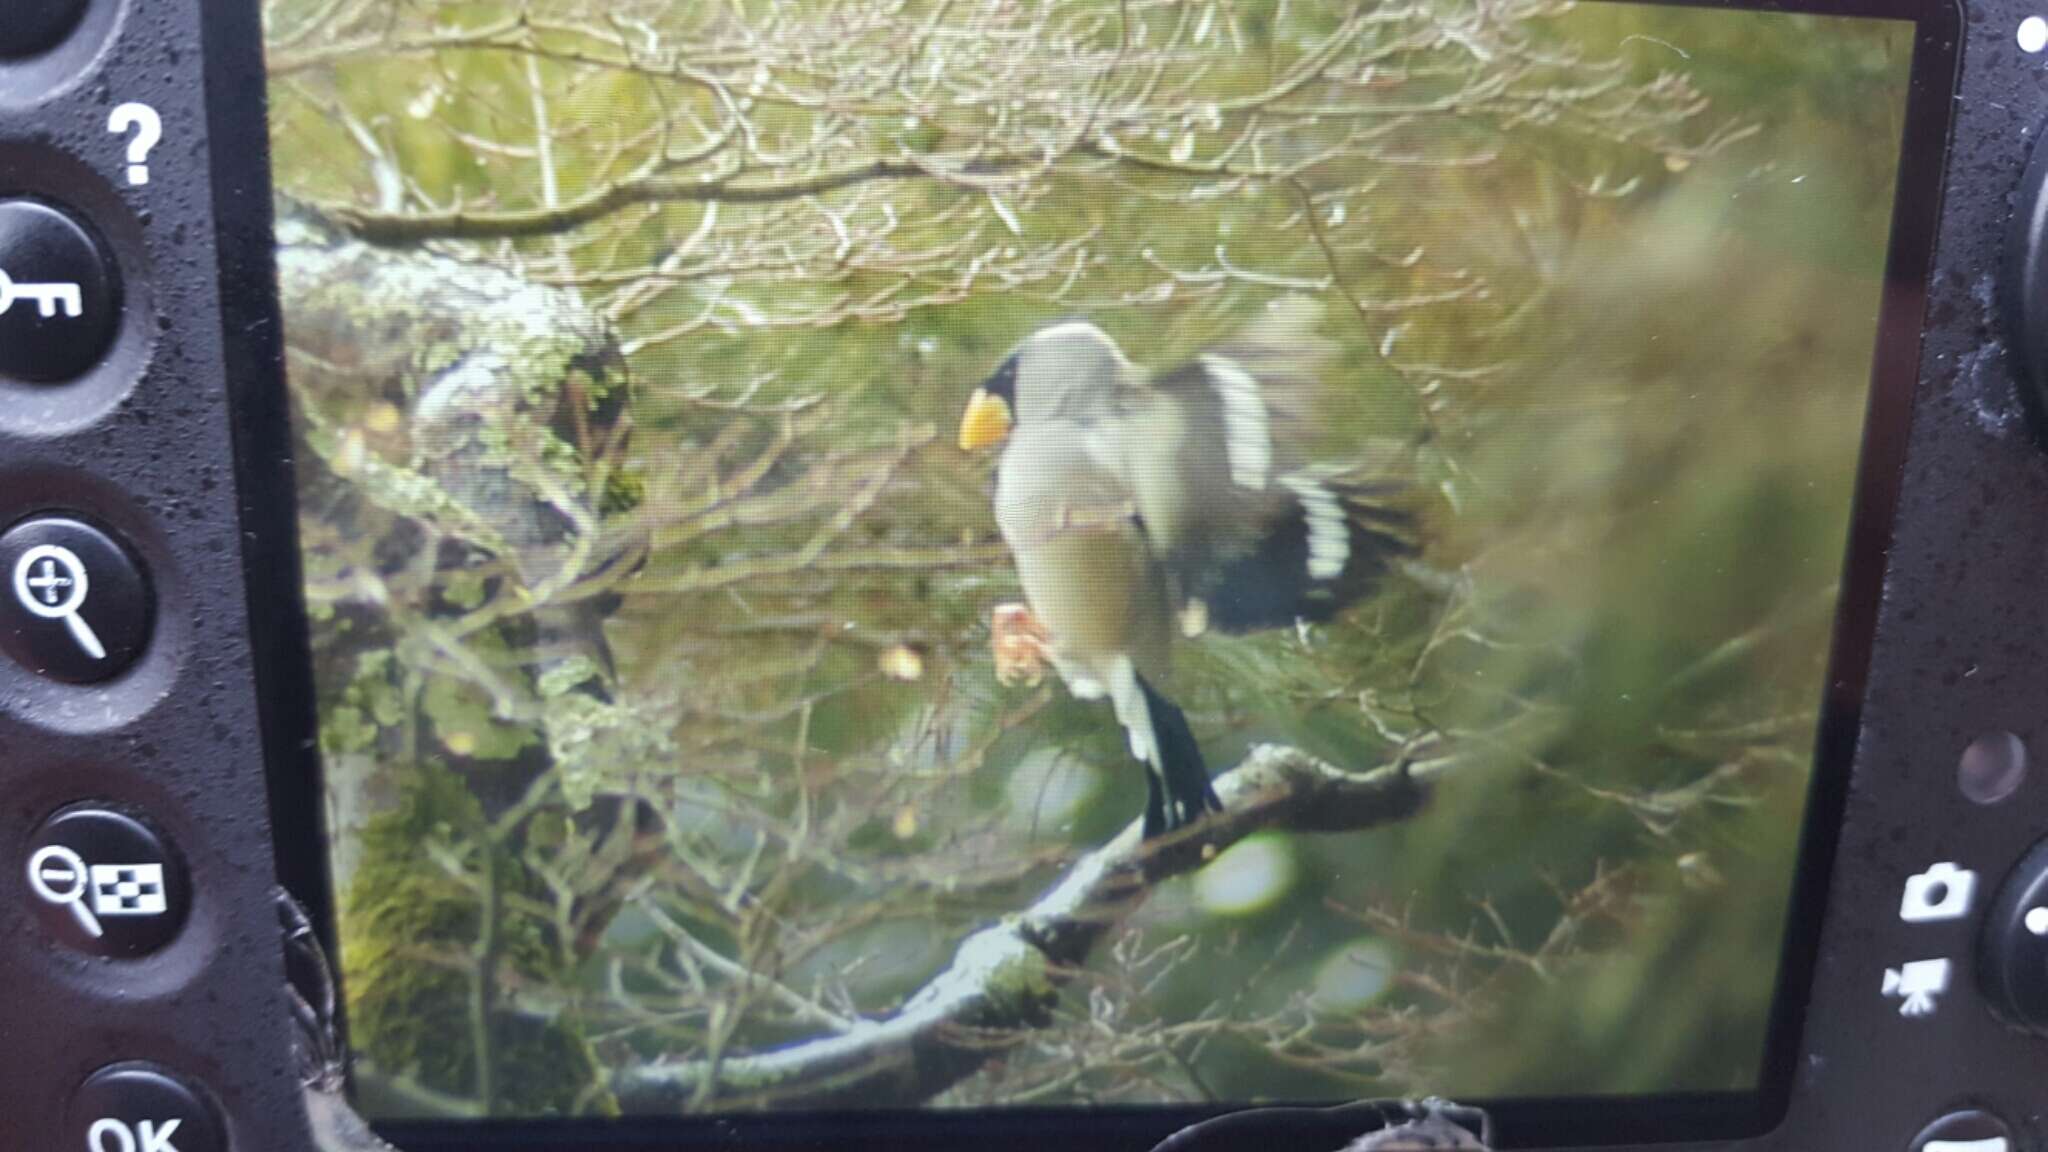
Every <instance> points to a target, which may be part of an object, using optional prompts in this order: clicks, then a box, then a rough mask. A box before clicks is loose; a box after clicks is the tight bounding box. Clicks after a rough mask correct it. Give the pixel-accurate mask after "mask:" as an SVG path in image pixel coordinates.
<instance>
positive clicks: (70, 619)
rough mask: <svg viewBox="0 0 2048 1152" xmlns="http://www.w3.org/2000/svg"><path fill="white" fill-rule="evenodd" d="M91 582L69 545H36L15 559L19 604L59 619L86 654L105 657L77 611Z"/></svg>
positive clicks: (80, 561) (95, 657)
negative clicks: (65, 546)
mask: <svg viewBox="0 0 2048 1152" xmlns="http://www.w3.org/2000/svg"><path fill="white" fill-rule="evenodd" d="M91 586H92V582H91V580H90V578H89V577H88V576H87V575H86V571H85V562H84V561H82V560H80V559H79V558H78V553H76V552H73V551H72V550H71V549H69V548H63V547H60V546H58V545H55V544H42V545H38V546H37V547H34V548H31V549H29V550H28V551H26V552H23V553H22V554H21V559H19V560H16V561H15V562H14V598H15V599H16V600H18V601H20V602H21V606H22V607H23V608H26V609H28V610H29V612H30V613H32V614H34V615H36V616H40V617H42V618H43V619H45V620H62V621H63V622H64V627H65V628H66V629H67V630H69V631H70V633H71V638H72V639H73V640H75V641H77V642H78V646H79V647H80V648H82V649H84V650H85V654H86V655H88V656H90V657H92V658H93V659H95V660H105V659H106V658H107V648H106V645H104V644H101V643H100V638H99V637H98V636H97V635H95V634H94V633H93V630H92V626H91V625H90V624H87V623H86V622H85V618H84V617H82V616H80V615H79V614H78V610H79V609H80V608H83V607H85V595H86V592H87V591H88V590H89V589H90V588H91Z"/></svg>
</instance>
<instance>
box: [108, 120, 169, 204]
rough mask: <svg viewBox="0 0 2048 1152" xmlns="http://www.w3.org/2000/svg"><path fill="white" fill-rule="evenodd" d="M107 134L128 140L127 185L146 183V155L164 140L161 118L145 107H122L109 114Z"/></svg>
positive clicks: (147, 177)
mask: <svg viewBox="0 0 2048 1152" xmlns="http://www.w3.org/2000/svg"><path fill="white" fill-rule="evenodd" d="M107 131H109V132H112V133H113V134H114V135H116V136H127V137H128V183H130V184H133V185H137V186H140V185H143V184H147V183H149V152H150V149H152V148H155V147H156V146H157V144H158V143H159V142H161V141H162V140H163V138H164V118H163V117H162V116H159V115H157V112H156V109H154V108H151V107H150V106H149V105H147V104H135V103H130V104H123V105H121V106H120V107H119V108H116V109H114V110H113V111H112V112H110V113H108V115H107ZM130 133H133V135H130Z"/></svg>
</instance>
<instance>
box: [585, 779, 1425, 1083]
mask: <svg viewBox="0 0 2048 1152" xmlns="http://www.w3.org/2000/svg"><path fill="white" fill-rule="evenodd" d="M1455 764H1456V761H1454V760H1452V759H1449V758H1431V759H1422V758H1418V757H1417V756H1416V755H1415V754H1414V753H1410V754H1408V755H1405V756H1402V757H1399V758H1397V759H1395V760H1394V761H1393V762H1391V763H1389V764H1386V765H1383V766H1381V767H1378V768H1374V769H1372V770H1370V771H1365V772H1355V771H1350V770H1347V769H1343V768H1339V767H1337V766H1335V765H1332V764H1328V763H1325V762H1324V761H1322V760H1318V759H1316V758H1315V757H1313V756H1310V755H1309V754H1307V753H1306V752H1302V751H1301V750H1299V749H1296V748H1291V747H1286V746H1282V745H1272V744H1267V745H1261V746H1259V747H1257V748H1254V749H1252V751H1251V753H1250V754H1249V755H1247V756H1246V757H1245V758H1244V760H1243V761H1242V762H1241V763H1239V764H1238V765H1237V767H1235V768H1233V769H1231V770H1230V771H1228V772H1226V773H1224V774H1223V775H1221V776H1219V777H1218V778H1217V779H1216V782H1215V783H1216V792H1217V795H1218V796H1220V797H1221V798H1222V800H1223V808H1224V810H1223V811H1222V812H1221V813H1219V814H1217V815H1215V816H1213V817H1211V818H1210V819H1209V820H1207V821H1205V822H1204V823H1202V824H1201V825H1199V826H1198V827H1197V828H1195V829H1194V830H1193V835H1192V836H1191V838H1190V839H1188V840H1186V841H1185V842H1180V843H1173V842H1157V841H1155V842H1153V843H1151V844H1145V843H1142V842H1141V841H1140V839H1139V826H1138V823H1137V822H1136V821H1133V822H1132V823H1131V824H1130V825H1129V826H1128V827H1126V828H1125V829H1124V830H1123V831H1122V833H1120V834H1119V835H1118V836H1117V837H1116V838H1115V839H1113V840H1111V841H1110V842H1109V843H1107V844H1105V845H1104V846H1102V847H1101V848H1098V849H1096V850H1095V851H1093V852H1090V853H1088V854H1087V855H1085V856H1083V857H1081V858H1080V859H1079V860H1077V861H1075V862H1074V864H1073V866H1072V867H1071V868H1069V869H1067V871H1066V873H1065V874H1064V875H1063V876H1062V877H1061V878H1060V880H1059V881H1058V882H1057V883H1056V884H1054V885H1053V886H1052V887H1051V888H1050V889H1048V890H1047V891H1046V892H1045V893H1044V894H1043V895H1041V896H1040V897H1039V898H1038V899H1037V900H1035V901H1033V902H1032V904H1031V905H1030V906H1029V907H1027V908H1025V909H1024V910H1023V911H1021V912H1018V913H1015V914H1013V915H1011V916H1008V917H1005V918H1004V919H1003V920H1002V921H1001V922H1000V923H998V924H995V925H992V926H990V927H987V928H983V929H981V930H980V931H977V932H975V933H974V934H972V935H970V936H968V937H967V938H966V939H965V940H962V941H961V942H960V945H959V947H958V948H957V949H955V951H954V954H953V960H952V962H951V963H950V964H948V965H947V966H946V968H945V969H944V970H943V971H941V972H940V973H939V974H938V975H936V976H934V977H932V979H931V980H930V981H929V982H927V983H926V984H925V985H924V987H923V988H921V989H920V990H919V991H918V992H917V993H916V994H914V995H913V996H911V997H910V998H909V999H908V1000H907V1001H905V1002H904V1005H903V1007H902V1008H900V1009H898V1010H897V1011H896V1012H895V1013H893V1014H891V1015H889V1016H885V1017H880V1018H872V1019H866V1020H861V1021H858V1022H856V1023H855V1024H854V1025H853V1026H852V1027H851V1028H850V1029H848V1030H846V1031H844V1032H839V1033H836V1034H834V1035H830V1036H823V1037H819V1038H816V1039H811V1040H804V1041H800V1042H797V1043H794V1044H790V1045H787V1046H784V1047H780V1048H772V1049H768V1050H765V1051H761V1052H754V1053H743V1054H726V1055H724V1056H723V1057H722V1058H721V1059H720V1060H719V1062H718V1065H717V1068H716V1071H715V1073H714V1072H713V1070H712V1068H711V1066H710V1064H709V1063H708V1062H706V1061H702V1060H673V1059H672V1060H655V1061H648V1062H645V1063H640V1064H636V1065H634V1066H633V1067H630V1068H626V1069H621V1070H620V1071H619V1072H617V1073H616V1074H615V1075H614V1076H613V1077H612V1090H613V1092H614V1093H615V1094H616V1096H617V1098H618V1101H619V1104H620V1107H621V1108H622V1109H623V1110H624V1111H625V1112H628V1113H639V1114H645V1113H650V1112H665V1111H681V1110H683V1109H684V1108H685V1107H686V1106H697V1107H701V1106H702V1105H703V1104H704V1103H711V1104H714V1105H716V1106H719V1107H722V1108H732V1107H741V1108H744V1107H766V1106H774V1107H778V1108H789V1107H808V1108H818V1107H830V1106H833V1105H853V1104H858V1105H859V1106H862V1107H868V1108H874V1107H888V1106H911V1105H917V1104H922V1103H925V1102H927V1101H929V1100H930V1099H931V1098H932V1097H934V1096H936V1095H938V1094H939V1093H940V1092H943V1091H945V1090H946V1089H947V1088H949V1087H951V1086H952V1085H954V1084H956V1083H958V1082H959V1081H961V1080H963V1079H965V1078H966V1077H967V1076H969V1075H971V1074H972V1073H973V1072H974V1071H975V1069H977V1068H978V1067H980V1066H981V1065H982V1064H983V1063H985V1062H987V1061H988V1060H990V1059H992V1058H994V1057H996V1056H997V1055H999V1054H1001V1053H1002V1052H1003V1051H1004V1050H1005V1048H1006V1047H1008V1046H1010V1045H1012V1044H1014V1043H1016V1042H1017V1040H1018V1038H1020V1037H1021V1036H1022V1035H1024V1034H1025V1033H1026V1031H1027V1030H1029V1029H1031V1028H1036V1027H1043V1026H1044V1025H1046V1024H1047V1023H1049V1022H1050V1019H1051V1008H1052V1006H1053V1004H1054V1003H1055V1001H1056V1000H1057V998H1058V996H1059V990H1060V988H1061V986H1062V985H1064V984H1065V983H1067V982H1068V980H1070V979H1071V978H1072V976H1073V975H1074V973H1075V972H1076V971H1077V970H1078V969H1079V968H1080V966H1081V965H1082V964H1083V963H1084V962H1085V961H1086V960H1087V958H1088V954H1089V953H1090V951H1092V950H1093V948H1094V947H1095V945H1096V944H1097V943H1098V942H1099V941H1100V940H1101V939H1102V938H1103V937H1104V936H1105V935H1106V934H1107V933H1108V932H1109V931H1110V930H1111V929H1112V928H1113V927H1115V926H1116V925H1117V924H1118V923H1120V922H1121V921H1122V920H1123V919H1124V918H1125V917H1126V916H1128V915H1130V913H1131V912H1133V911H1134V910H1136V909H1137V907H1138V906H1139V905H1141V904H1142V903H1144V901H1145V899H1146V897H1147V896H1148V895H1150V893H1151V891H1152V889H1153V888H1154V887H1155V886H1156V885H1157V884H1158V883H1159V882H1160V881H1161V880H1164V879H1167V878H1169V877H1172V876H1175V875H1179V874H1182V873H1185V872H1189V871H1192V870H1194V869H1195V868H1197V867H1199V866H1200V865H1201V864H1202V863H1203V861H1204V860H1206V859H1208V858H1210V857H1212V856H1213V854H1214V853H1215V852H1218V851H1221V850H1222V849H1225V848H1228V847H1230V846H1231V845H1232V844H1235V843H1237V842H1238V841H1240V840H1243V839H1244V838H1245V837H1247V836H1249V835H1251V834H1252V833H1254V832H1257V831H1260V830H1262V829H1266V828H1286V829H1289V830H1293V831H1299V832H1336V831H1357V830H1360V829H1365V828H1372V827H1377V826H1381V825H1385V824H1393V823H1398V822H1400V821H1402V820H1406V819H1408V818H1409V817H1411V816H1413V815H1414V814H1415V813H1416V812H1417V811H1419V810H1420V809H1421V807H1422V805H1423V803H1424V802H1425V801H1426V800H1427V799H1428V797H1429V793H1430V790H1431V789H1432V788H1433V786H1434V785H1435V783H1436V781H1437V780H1438V779H1439V778H1440V777H1441V776H1442V775H1443V774H1444V773H1446V772H1447V771H1449V770H1451V769H1452V768H1453V767H1454V766H1455ZM713 1075H715V1077H716V1083H715V1084H713V1085H712V1087H711V1090H710V1091H709V1092H706V1091H705V1090H704V1086H705V1081H706V1078H707V1077H708V1076H713Z"/></svg>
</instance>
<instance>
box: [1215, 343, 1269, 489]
mask: <svg viewBox="0 0 2048 1152" xmlns="http://www.w3.org/2000/svg"><path fill="white" fill-rule="evenodd" d="M1202 369H1203V371H1204V372H1206V373H1207V374H1208V377H1209V385H1210V387H1212V388H1214V389H1215V390H1216V397H1217V399H1219V400H1221V401H1223V449H1224V454H1225V456H1226V457H1227V459H1228V461H1229V463H1230V480H1231V483H1233V484H1236V485H1237V486H1238V487H1240V488H1249V489H1251V490H1252V491H1254V492H1260V491H1264V490H1265V487H1266V479H1267V476H1268V475H1269V474H1270V473H1271V472H1272V470H1273V429H1272V428H1271V426H1270V425H1269V424H1268V422H1267V419H1266V399H1265V397H1263V396H1261V395H1259V382H1258V381H1257V380H1255V379H1253V378H1252V374H1251V373H1249V372H1247V371H1245V370H1244V369H1243V368H1240V367H1239V366H1238V365H1237V364H1235V363H1233V362H1232V361H1230V360H1226V359H1225V358H1223V357H1221V356H1204V357H1202Z"/></svg>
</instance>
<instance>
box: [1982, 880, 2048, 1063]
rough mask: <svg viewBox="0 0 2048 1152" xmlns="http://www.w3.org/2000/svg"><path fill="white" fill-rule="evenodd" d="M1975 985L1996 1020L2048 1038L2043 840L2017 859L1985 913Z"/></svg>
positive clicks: (2047, 902)
mask: <svg viewBox="0 0 2048 1152" xmlns="http://www.w3.org/2000/svg"><path fill="white" fill-rule="evenodd" d="M1977 982H1978V983H1979V984H1981V985H1983V989H1984V996H1985V998H1986V999H1987V1000H1989V1001H1990V1002H1991V1010H1992V1011H1993V1012H1995V1013H1997V1014H1998V1016H1999V1017H2000V1018H2001V1019H2003V1020H2005V1021H2006V1022H2007V1023H2009V1024H2015V1025H2018V1026H2019V1027H2021V1028H2025V1029H2027V1030H2029V1031H2032V1032H2038V1033H2041V1034H2043V1035H2048V840H2044V841H2042V842H2041V843H2039V844H2036V845H2034V847H2033V848H2031V849H2030V850H2028V852H2027V854H2026V855H2025V856H2023V857H2021V858H2020V862H2019V864H2018V865H2016V866H2015V867H2014V868H2013V870H2012V872H2011V873H2010V874H2008V875H2007V876H2006V878H2005V882H2004V883H2003V884H2001V885H2000V886H1999V889H1998V894H1997V895H1996V896H1994V897H1993V898H1992V901H1991V907H1990V908H1989V909H1987V910H1986V911H1985V913H1984V940H1983V943H1982V944H1981V946H1980V947H1979V948H1978V949H1977Z"/></svg>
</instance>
